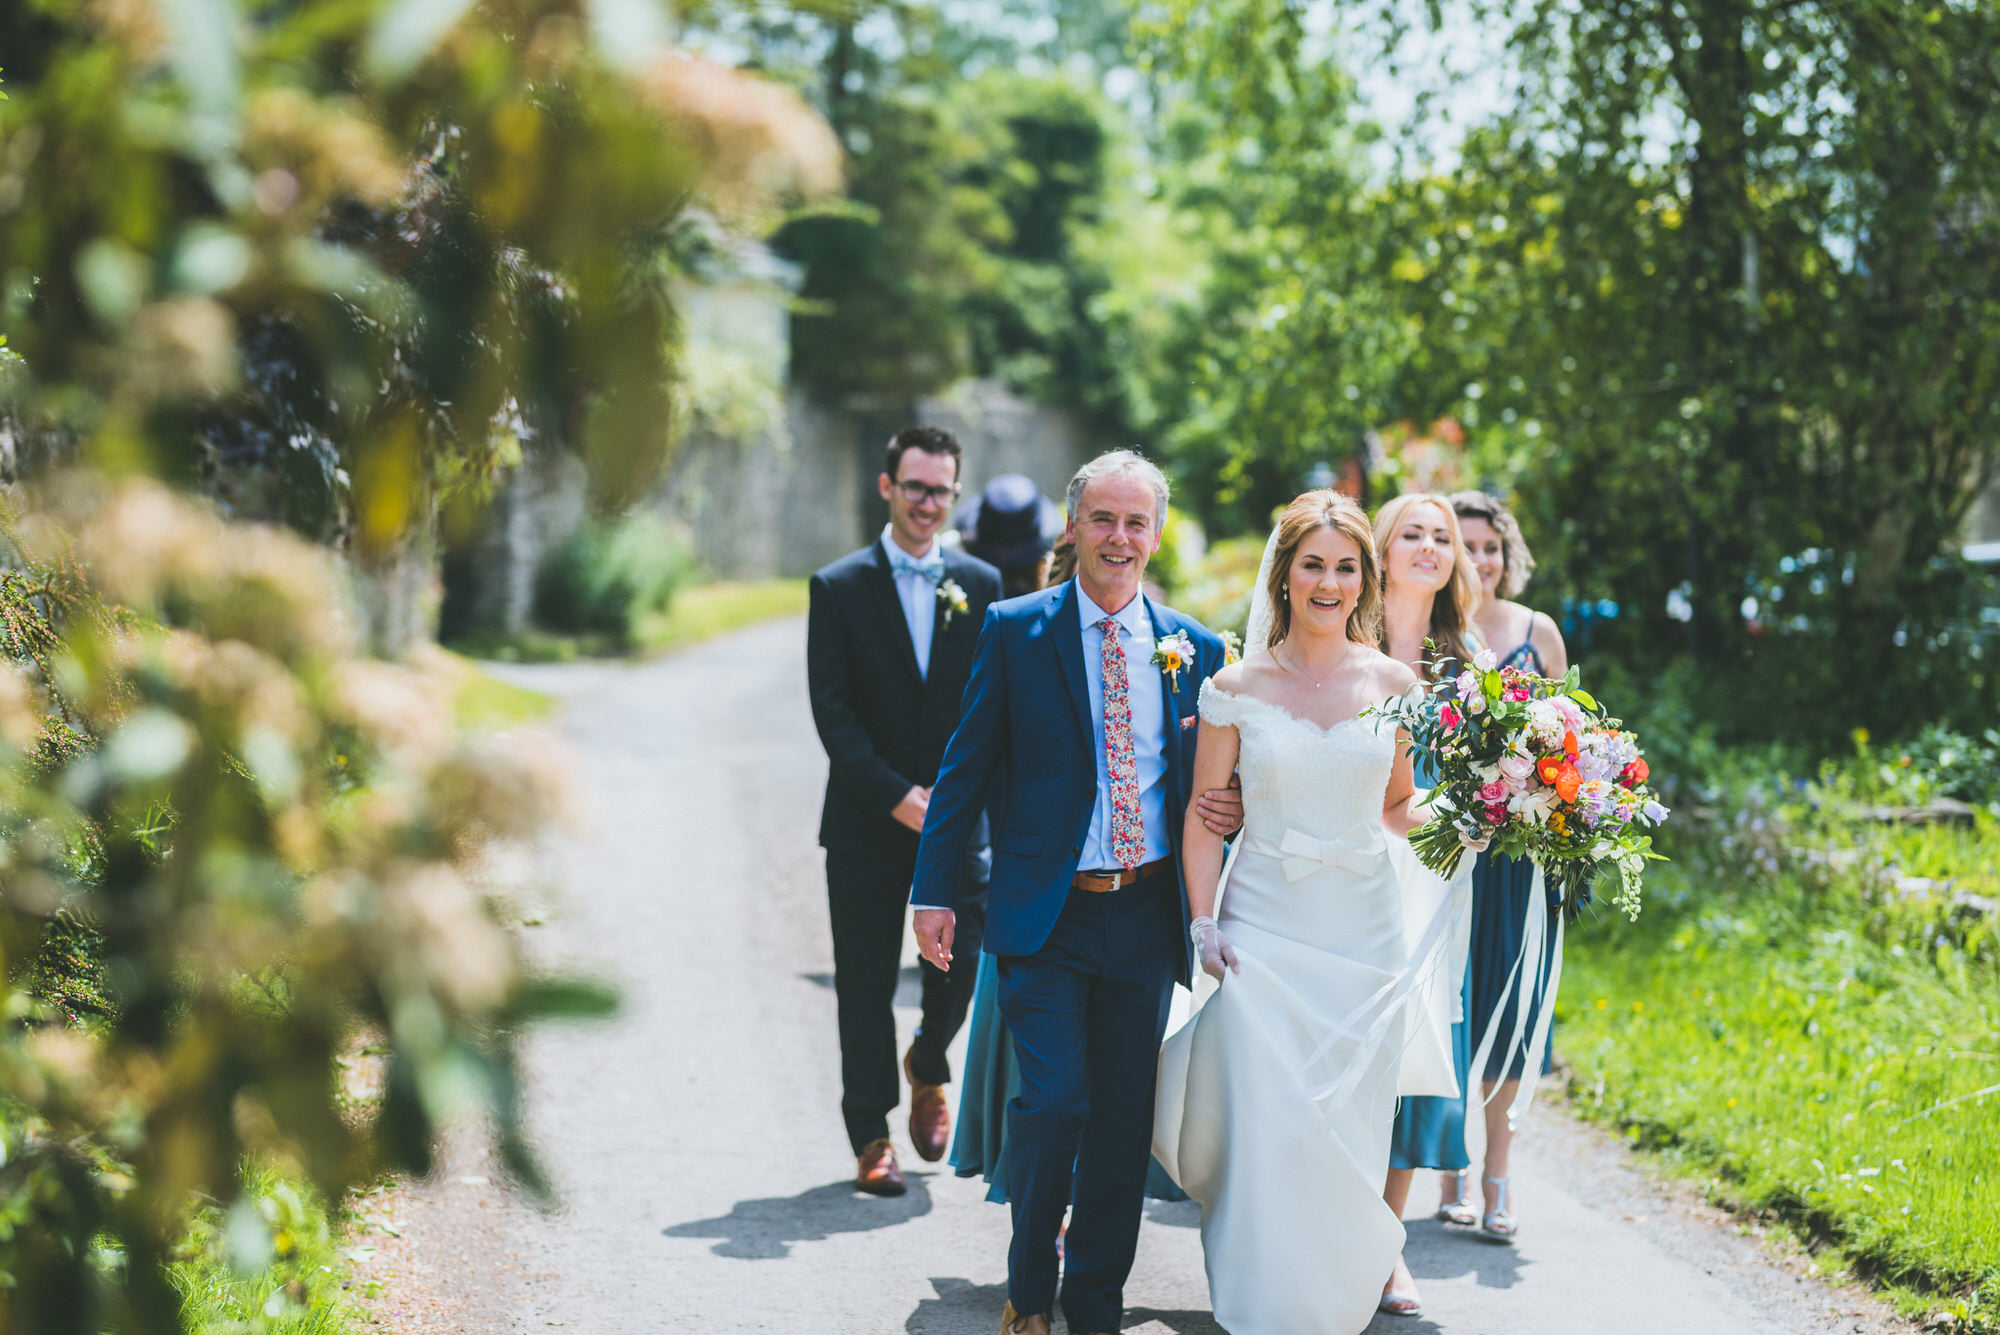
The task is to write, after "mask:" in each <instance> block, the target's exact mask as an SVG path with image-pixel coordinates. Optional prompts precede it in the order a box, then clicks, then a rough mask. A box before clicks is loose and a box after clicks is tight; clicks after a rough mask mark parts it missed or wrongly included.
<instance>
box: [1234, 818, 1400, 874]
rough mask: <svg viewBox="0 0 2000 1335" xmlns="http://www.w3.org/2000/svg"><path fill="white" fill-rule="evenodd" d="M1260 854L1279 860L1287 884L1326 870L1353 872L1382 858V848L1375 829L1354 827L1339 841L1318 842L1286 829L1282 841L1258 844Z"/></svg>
mask: <svg viewBox="0 0 2000 1335" xmlns="http://www.w3.org/2000/svg"><path fill="white" fill-rule="evenodd" d="M1260 842H1262V843H1264V844H1266V847H1265V848H1264V849H1263V850H1262V851H1263V852H1265V853H1266V854H1267V855H1269V856H1272V857H1275V858H1277V859H1278V862H1279V865H1280V866H1281V867H1282V868H1283V869H1284V873H1285V879H1286V880H1287V881H1302V880H1304V879H1305V878H1306V877H1308V876H1310V875H1312V874H1313V873H1314V872H1316V871H1319V870H1321V869H1322V868H1325V867H1340V866H1345V867H1348V868H1350V869H1356V868H1358V867H1360V866H1365V865H1366V864H1367V863H1368V862H1369V861H1371V860H1373V859H1375V858H1379V857H1381V856H1382V854H1383V851H1384V848H1385V845H1384V843H1383V835H1382V829H1381V827H1380V826H1378V825H1373V824H1368V825H1357V826H1353V827H1351V828H1350V829H1348V830H1346V831H1344V832H1342V834H1341V835H1340V836H1339V837H1338V838H1334V839H1321V838H1318V837H1317V836H1314V835H1310V834H1307V833H1306V832H1305V831H1303V830H1296V829H1292V828H1290V827H1287V828H1286V830H1285V833H1284V835H1283V836H1282V837H1280V838H1278V839H1275V840H1263V841H1260Z"/></svg>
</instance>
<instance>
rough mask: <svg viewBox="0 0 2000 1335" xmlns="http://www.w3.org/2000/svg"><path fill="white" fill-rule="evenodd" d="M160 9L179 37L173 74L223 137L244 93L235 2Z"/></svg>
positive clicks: (203, 0)
mask: <svg viewBox="0 0 2000 1335" xmlns="http://www.w3.org/2000/svg"><path fill="white" fill-rule="evenodd" d="M160 8H161V9H162V10H164V11H165V14H166V19H167V26H168V28H170V29H171V30H172V32H173V35H174V36H173V45H172V49H171V52H170V54H169V57H168V58H169V59H170V60H171V62H172V64H173V68H174V73H175V74H177V75H178V76H180V82H181V85H182V87H184V88H185V89H186V90H187V95H188V100H189V101H190V102H192V103H193V104H194V107H195V110H196V111H197V112H198V113H199V114H200V115H201V117H202V118H203V119H205V120H207V121H209V122H210V123H211V124H210V126H209V127H208V128H210V129H211V130H213V131H217V132H221V131H222V125H221V123H222V122H225V121H227V120H229V119H231V118H233V117H234V116H235V114H236V108H237V104H238V101H239V98H240V95H241V92H242V77H241V74H240V72H239V70H238V53H237V23H238V14H237V9H236V6H235V5H234V4H232V3H230V0H161V4H160ZM217 146H218V147H220V145H217Z"/></svg>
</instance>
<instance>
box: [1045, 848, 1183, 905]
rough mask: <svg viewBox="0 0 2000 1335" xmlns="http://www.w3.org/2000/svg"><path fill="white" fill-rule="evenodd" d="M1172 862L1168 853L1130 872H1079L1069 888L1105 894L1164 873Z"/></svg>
mask: <svg viewBox="0 0 2000 1335" xmlns="http://www.w3.org/2000/svg"><path fill="white" fill-rule="evenodd" d="M1173 861H1174V859H1173V855H1172V854H1171V853H1170V854H1168V855H1167V856H1166V857H1163V858H1154V859H1153V860H1152V861H1151V862H1147V863H1142V864H1141V865H1139V866H1137V867H1134V868H1132V870H1130V871H1080V872H1078V873H1077V874H1076V875H1075V876H1073V877H1071V878H1070V888H1071V889H1073V890H1088V891H1090V893H1091V894H1093V895H1101V894H1105V893H1107V892H1109V891H1112V890H1116V889H1118V888H1119V887H1120V886H1125V885H1133V884H1136V883H1137V882H1139V881H1143V880H1145V879H1146V878H1147V877H1148V876H1151V875H1152V874H1153V873H1154V872H1156V871H1165V870H1166V869H1167V868H1168V867H1170V866H1172V865H1173Z"/></svg>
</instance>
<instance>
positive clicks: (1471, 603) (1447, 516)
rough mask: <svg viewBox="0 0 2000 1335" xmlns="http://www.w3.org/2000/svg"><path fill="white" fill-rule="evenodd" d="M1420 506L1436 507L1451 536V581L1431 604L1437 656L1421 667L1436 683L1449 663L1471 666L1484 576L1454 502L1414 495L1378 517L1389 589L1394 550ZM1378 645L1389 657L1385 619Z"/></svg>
mask: <svg viewBox="0 0 2000 1335" xmlns="http://www.w3.org/2000/svg"><path fill="white" fill-rule="evenodd" d="M1420 505H1434V506H1436V507H1437V510H1438V513H1439V514H1441V515H1443V516H1444V522H1445V526H1446V527H1447V528H1449V529H1450V530H1451V581H1450V582H1449V583H1448V584H1446V585H1445V586H1444V587H1443V588H1441V589H1439V590H1438V591H1437V595H1436V596H1435V597H1433V598H1432V599H1431V624H1430V635H1429V638H1430V640H1431V643H1433V644H1435V645H1436V646H1437V654H1436V656H1435V657H1433V658H1428V659H1425V660H1424V661H1423V662H1422V663H1420V664H1418V668H1419V670H1421V671H1422V672H1423V674H1424V676H1425V678H1427V679H1428V680H1432V681H1435V680H1436V679H1437V673H1438V670H1439V668H1440V667H1441V666H1442V665H1443V662H1444V660H1447V659H1450V660H1454V661H1456V662H1459V663H1470V662H1471V661H1472V642H1471V640H1470V638H1469V634H1468V633H1469V632H1470V630H1471V628H1472V612H1473V609H1474V608H1476V607H1478V606H1479V576H1478V574H1477V573H1475V572H1474V570H1473V569H1472V554H1471V553H1470V552H1469V551H1467V550H1466V546H1465V534H1464V533H1462V532H1460V531H1459V527H1458V512H1457V511H1455V510H1453V509H1452V508H1451V502H1450V501H1449V500H1446V499H1445V498H1444V497H1443V496H1440V495H1438V494H1437V493H1436V492H1434V491H1411V492H1405V493H1404V494H1403V495H1401V496H1397V497H1395V498H1393V499H1392V500H1390V501H1388V502H1387V503H1386V504H1384V505H1383V506H1382V508H1381V509H1380V510H1377V511H1376V512H1375V551H1376V555H1377V559H1379V560H1380V561H1381V562H1382V580H1383V583H1384V585H1385V586H1386V585H1387V583H1388V579H1389V559H1388V552H1389V544H1390V542H1392V541H1393V540H1394V539H1395V536H1396V530H1397V529H1399V528H1401V527H1402V526H1403V521H1404V520H1405V519H1407V518H1408V517H1409V513H1410V511H1412V510H1414V509H1416V508H1417V507H1418V506H1420ZM1376 644H1377V647H1378V648H1380V649H1381V650H1382V652H1383V653H1385V654H1386V653H1388V652H1389V623H1388V620H1387V619H1386V618H1384V619H1383V621H1382V625H1381V632H1380V636H1379V638H1378V639H1377V641H1376Z"/></svg>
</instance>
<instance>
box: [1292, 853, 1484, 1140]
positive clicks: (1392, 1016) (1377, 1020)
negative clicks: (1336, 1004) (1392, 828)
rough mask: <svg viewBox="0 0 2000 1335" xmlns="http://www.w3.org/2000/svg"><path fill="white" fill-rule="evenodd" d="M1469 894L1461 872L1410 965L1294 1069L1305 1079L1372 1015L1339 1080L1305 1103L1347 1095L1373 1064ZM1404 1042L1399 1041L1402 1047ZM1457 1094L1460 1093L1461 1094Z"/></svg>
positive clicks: (1441, 951) (1436, 960) (1442, 954)
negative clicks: (1297, 1069) (1391, 1027)
mask: <svg viewBox="0 0 2000 1335" xmlns="http://www.w3.org/2000/svg"><path fill="white" fill-rule="evenodd" d="M1471 894H1472V877H1471V875H1470V869H1469V868H1463V869H1462V870H1461V872H1460V873H1459V874H1457V875H1454V876H1453V877H1452V878H1451V881H1450V889H1449V891H1448V892H1447V893H1446V895H1445V897H1444V902H1443V903H1442V904H1440V905H1439V906H1438V908H1437V911H1436V912H1435V913H1433V914H1432V915H1431V920H1430V922H1429V923H1428V924H1427V925H1426V926H1425V927H1424V932H1423V936H1422V937H1421V938H1419V940H1418V942H1417V946H1416V949H1415V950H1413V951H1412V952H1411V953H1410V961H1409V964H1408V965H1407V967H1405V968H1404V969H1403V970H1402V971H1401V972H1400V973H1398V974H1397V975H1396V976H1395V978H1393V979H1391V980H1390V981H1389V982H1387V983H1385V984H1383V985H1382V986H1381V987H1380V988H1378V989H1377V990H1376V992H1375V994H1374V995H1373V996H1371V997H1370V998H1368V1000H1367V1001H1364V1002H1362V1003H1361V1004H1360V1005H1359V1006H1357V1007H1355V1008H1354V1009H1353V1010H1352V1011H1349V1012H1348V1013H1347V1015H1345V1016H1344V1017H1342V1018H1341V1020H1340V1022H1339V1023H1338V1024H1336V1025H1335V1026H1334V1027H1333V1030H1332V1032H1331V1033H1329V1034H1328V1035H1327V1036H1326V1038H1325V1039H1323V1040H1322V1041H1321V1042H1320V1045H1319V1046H1318V1047H1317V1048H1315V1049H1313V1052H1312V1055H1311V1056H1309V1057H1307V1058H1306V1059H1305V1062H1304V1063H1303V1064H1302V1065H1301V1067H1300V1074H1301V1076H1306V1075H1308V1074H1309V1073H1310V1072H1311V1071H1312V1069H1313V1067H1315V1066H1317V1065H1318V1064H1319V1063H1320V1061H1321V1060H1323V1059H1324V1058H1325V1057H1326V1056H1327V1055H1328V1054H1329V1053H1331V1052H1332V1051H1333V1050H1334V1048H1335V1047H1336V1046H1338V1045H1339V1043H1340V1041H1341V1040H1342V1039H1344V1038H1347V1037H1349V1036H1350V1035H1352V1034H1354V1033H1355V1032H1356V1030H1357V1028H1358V1027H1359V1025H1360V1024H1361V1022H1362V1021H1363V1019H1364V1018H1365V1017H1367V1016H1368V1015H1369V1013H1370V1012H1371V1011H1372V1012H1374V1016H1373V1018H1372V1020H1369V1022H1368V1028H1367V1030H1366V1032H1365V1033H1363V1034H1362V1036H1361V1040H1360V1042H1359V1044H1358V1045H1357V1047H1356V1050H1355V1052H1354V1055H1353V1056H1352V1057H1350V1058H1349V1060H1348V1062H1347V1066H1346V1068H1345V1069H1344V1070H1343V1071H1342V1072H1341V1074H1340V1075H1339V1076H1337V1077H1335V1078H1334V1079H1333V1080H1331V1081H1329V1082H1327V1083H1326V1084H1323V1085H1320V1086H1319V1087H1318V1088H1316V1089H1314V1088H1309V1089H1308V1090H1307V1097H1309V1098H1311V1099H1314V1100H1316V1101H1326V1100H1333V1099H1338V1098H1340V1097H1341V1096H1343V1095H1345V1094H1346V1093H1348V1092H1349V1091H1350V1090H1352V1089H1353V1088H1354V1087H1355V1085H1356V1084H1358V1083H1359V1082H1360V1080H1361V1077H1362V1076H1363V1075H1364V1074H1365V1073H1366V1071H1367V1068H1368V1067H1369V1066H1370V1065H1371V1064H1372V1063H1373V1062H1374V1059H1375V1054H1376V1052H1377V1051H1379V1050H1380V1049H1381V1046H1382V1044H1383V1043H1384V1042H1386V1041H1387V1039H1388V1033H1389V1026H1390V1025H1391V1024H1392V1023H1394V1022H1395V1021H1396V1020H1397V1019H1398V1018H1400V1017H1401V1015H1402V1013H1403V1010H1404V1008H1405V1007H1406V1006H1407V1005H1408V1004H1409V1001H1410V999H1411V998H1412V997H1413V996H1415V995H1416V994H1417V992H1418V990H1419V989H1421V988H1423V987H1424V986H1425V985H1427V984H1428V983H1429V982H1430V980H1431V977H1432V975H1434V974H1435V973H1436V972H1437V969H1438V966H1439V965H1440V964H1441V963H1442V962H1443V961H1444V960H1445V958H1446V956H1447V951H1446V950H1445V947H1446V946H1447V945H1449V944H1450V942H1451V939H1452V929H1453V927H1454V925H1455V923H1456V922H1457V920H1458V918H1459V916H1460V914H1461V913H1462V912H1463V910H1464V908H1465V905H1466V901H1467V899H1468V898H1469V897H1470V896H1471ZM1408 1041H1409V1036H1408V1034H1407V1032H1406V1033H1405V1035H1404V1042H1405V1045H1406V1046H1407V1044H1408ZM1461 1093H1463V1091H1461Z"/></svg>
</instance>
